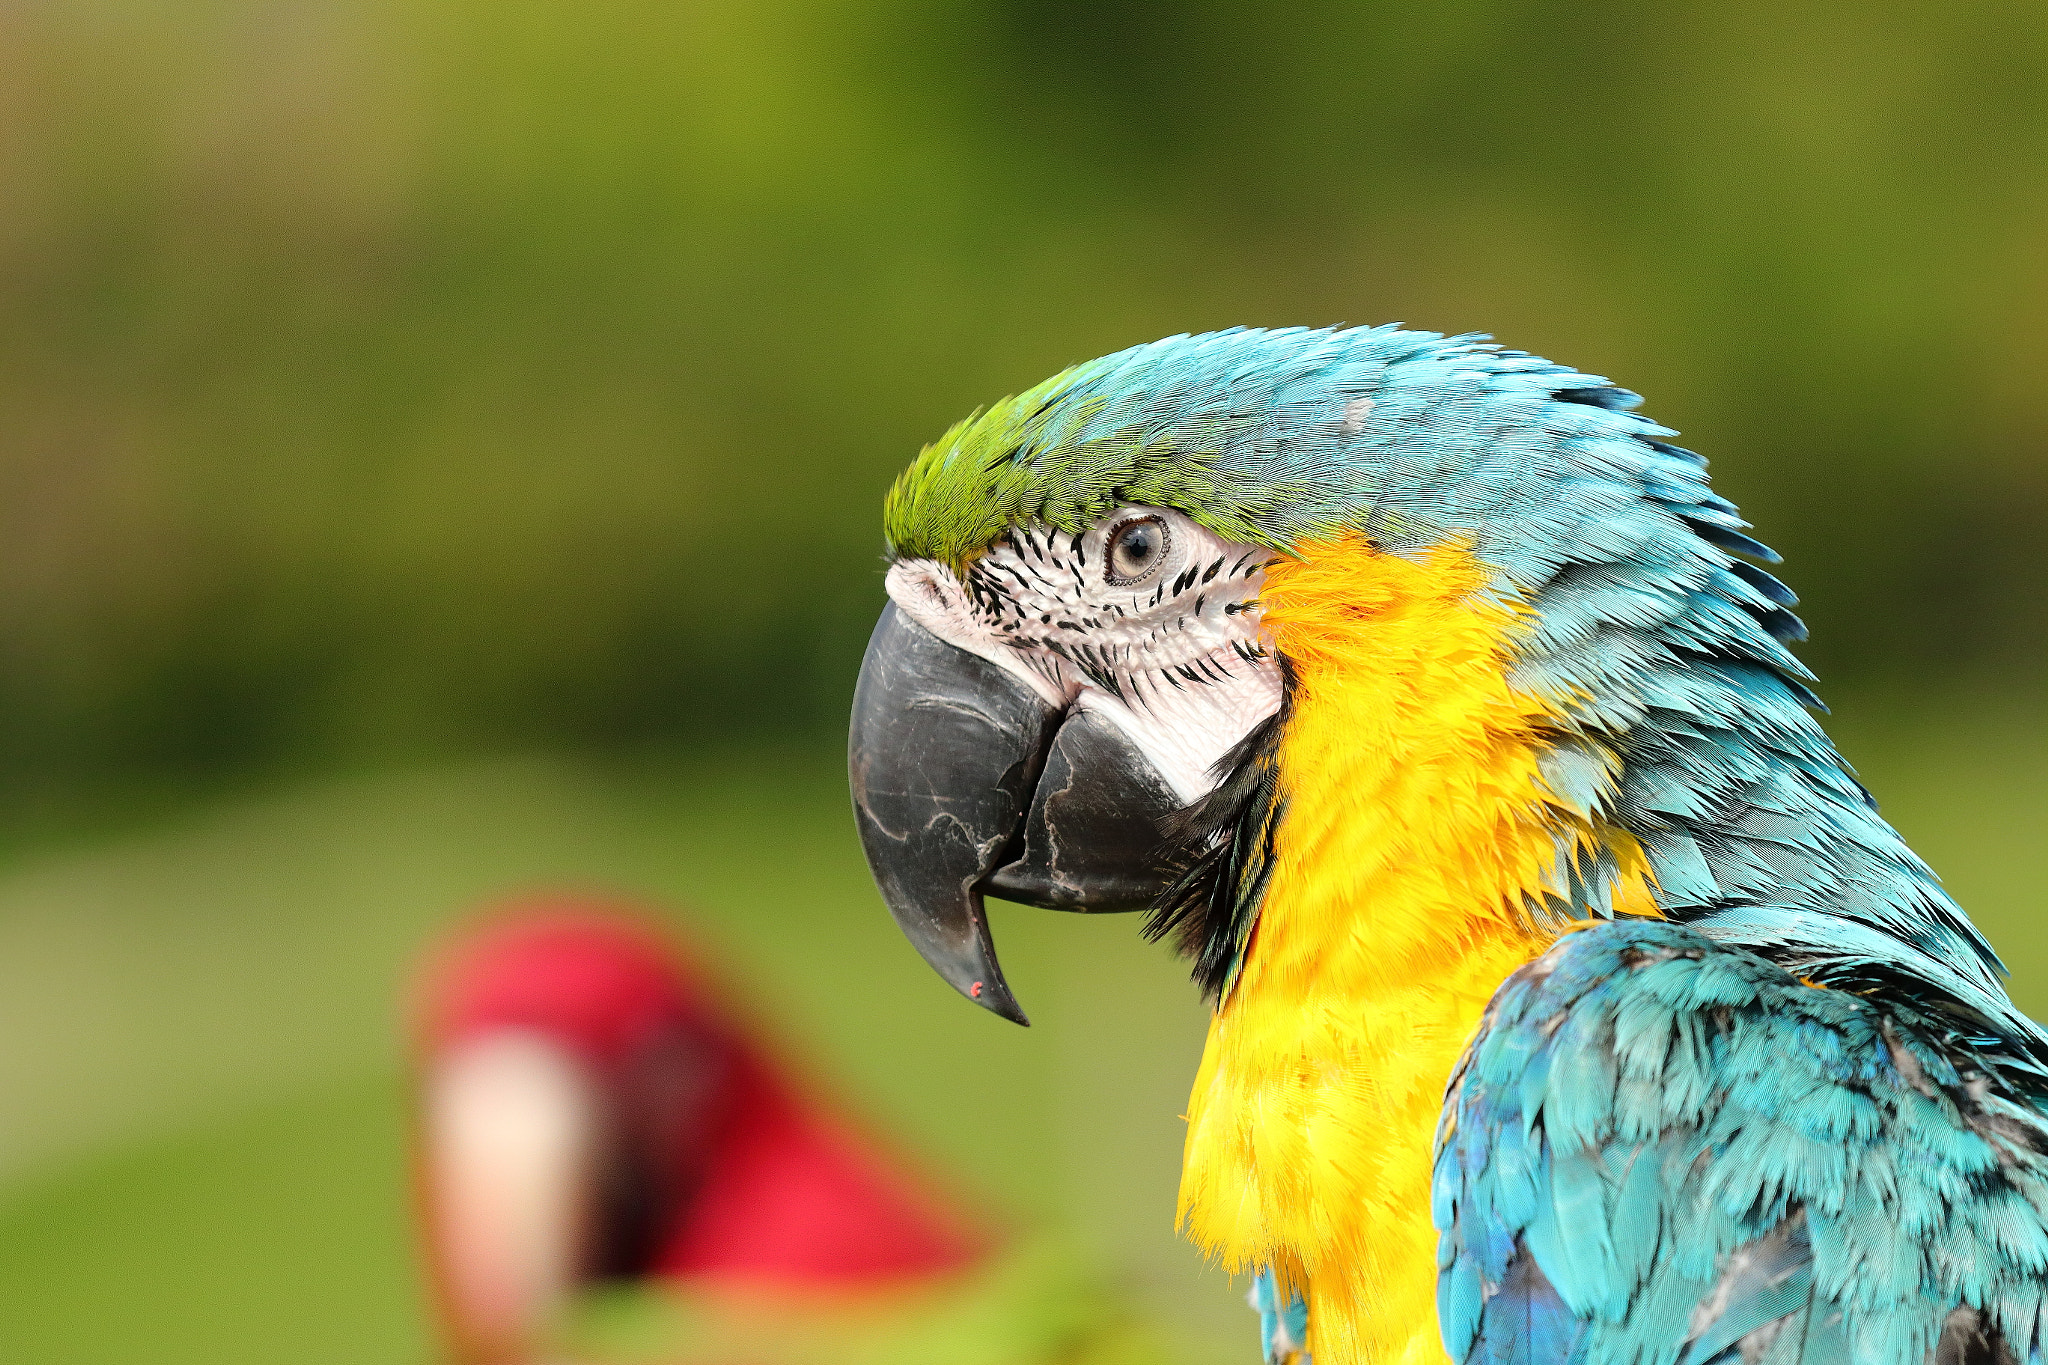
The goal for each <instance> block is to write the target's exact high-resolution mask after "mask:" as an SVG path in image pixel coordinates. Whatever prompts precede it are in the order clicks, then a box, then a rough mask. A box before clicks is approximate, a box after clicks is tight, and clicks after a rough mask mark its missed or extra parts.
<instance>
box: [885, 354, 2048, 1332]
mask: <svg viewBox="0 0 2048 1365" xmlns="http://www.w3.org/2000/svg"><path fill="white" fill-rule="evenodd" d="M1637 401H1638V400H1637V399H1636V397H1635V395H1633V394H1630V393H1628V392H1626V391H1624V390H1621V389H1619V388H1616V387H1615V386H1613V385H1612V384H1610V383H1608V382H1607V381H1605V380H1603V379H1598V378H1594V377H1591V376H1587V375H1582V374H1576V373H1573V372H1572V371H1570V370H1568V369H1565V368H1562V367H1560V366H1557V365H1554V364H1551V363H1550V362H1548V361H1544V360H1541V359H1538V358H1536V357H1534V356H1530V355H1526V354H1523V353H1521V352H1517V351H1512V350H1506V349H1502V348H1499V347H1496V346H1493V345H1490V344H1486V343H1484V342H1483V340H1480V339H1475V338H1444V337H1440V336H1437V335H1434V334H1428V333H1417V332H1408V331H1401V330H1397V329H1393V328H1371V329H1359V330H1344V331H1308V330H1298V329H1294V330H1284V331H1254V330H1235V331H1228V332H1221V333H1216V334H1213V335H1207V336H1197V337H1186V336H1182V337H1174V338H1171V339H1168V340H1165V341H1160V342H1157V343H1154V344H1151V345H1147V346H1140V347H1137V348H1135V349H1133V350H1129V351H1125V352H1123V353H1121V354H1118V355H1113V356H1110V357H1107V358H1105V359H1102V360H1097V361H1093V362H1090V363H1088V364H1084V365H1079V366H1076V367H1075V368H1073V369H1070V370H1068V371H1066V372H1065V373H1063V374H1060V375H1058V376H1056V377H1054V378H1053V379H1051V380H1048V381H1047V382H1045V383H1044V384H1041V385H1039V386H1038V387H1037V388H1035V389H1032V390H1030V391H1029V392H1027V393H1025V394H1023V395H1021V396H1019V397H1016V398H1012V399H1008V400H1005V401H1004V402H1001V403H999V404H997V405H996V406H994V407H993V408H990V409H988V410H987V411H985V412H983V413H980V414H978V415H976V416H975V417H973V418H970V419H969V420H968V421H966V422H963V423H961V424H960V425H958V426H956V427H955V428H953V430H951V431H950V432H948V433H947V434H946V435H945V436H944V437H943V438H942V439H941V440H939V441H938V442H937V443H936V444H934V445H932V446H931V447H929V448H928V449H926V450H925V451H924V453H923V454H922V455H920V456H919V457H918V459H917V460H916V461H915V462H914V463H913V464H912V465H911V467H910V468H909V470H908V471H907V472H906V473H905V474H904V475H903V476H902V478H901V479H900V480H899V481H898V483H897V484H896V486H895V488H894V490H893V491H892V492H891V494H890V495H889V499H888V503H887V507H886V512H885V523H886V530H887V536H888V542H889V547H890V556H891V567H890V569H889V574H888V581H887V582H888V592H889V596H890V598H891V604H890V605H889V606H888V607H887V608H886V609H885V611H884V613H883V616H882V620H881V622H880V624H879V625H878V626H877V627H876V630H875V634H874V638H873V640H872V642H871V644H870V645H869V650H868V656H867V660H866V662H865V664H864V666H863V669H862V674H861V680H860V685H859V690H858V693H857V696H856V699H855V704H854V722H853V735H852V745H851V776H852V783H853V792H854V800H855V806H856V810H857V814H858V819H859V823H860V827H861V833H862V837H863V840H864V842H865V845H866V848H867V852H868V857H869V861H870V865H871V866H872V868H873V869H874V872H875V875H876V878H877V881H878V884H879V885H880V888H881V891H882V894H883V897H884V899H885V900H886V901H887V902H888V904H889V906H890V908H891V910H892V911H893V912H894V914H895V916H896V918H897V920H898V922H899V923H900V924H901V925H902V927H903V929H904V930H905V931H906V933H907V934H908V935H909V937H910V938H911V939H912V941H913V942H914V943H915V944H916V946H917V947H918V948H919V949H920V950H921V951H922V952H923V954H924V955H925V957H926V958H927V959H928V960H929V961H930V962H931V963H932V965H933V966H935V967H936V968H937V969H938V970H939V971H940V973H942V974H943V975H944V976H945V977H946V979H947V980H949V981H950V982H952V983H953V984H954V985H955V986H956V987H958V988H959V989H960V990H961V991H962V992H963V993H965V994H966V995H968V996H970V997H972V998H973V999H974V1000H976V1001H977V1002H978V1003H980V1004H982V1005H983V1006H985V1007H987V1008H988V1009H990V1010H993V1011H994V1012H996V1013H998V1014H1001V1015H1004V1016H1005V1017H1008V1018H1011V1019H1014V1020H1016V1021H1017V1022H1019V1023H1023V1022H1024V1016H1023V1014H1022V1012H1021V1011H1020V1010H1019V1009H1018V1006H1017V1002H1016V1000H1015V998H1014V997H1013V995H1012V994H1011V992H1010V989H1009V987H1008V985H1007V984H1006V982H1005V981H1004V979H1003V975H1002V971H1001V969H1000V967H999V965H998V963H997V960H996V957H995V953H994V949H993V945H992V942H991V939H990V936H989V931H988V924H987V920H986V918H985V917H984V914H983V908H982V897H983V895H984V894H992V895H996V896H1000V897H1002V898H1004V899H1008V900H1015V901H1022V902H1025V903H1028V904H1033V905H1039V906H1044V907H1047V908H1053V909H1064V910H1082V911H1101V910H1128V909H1150V911H1151V916H1152V917H1151V920H1150V922H1149V926H1148V927H1149V930H1150V932H1152V933H1153V934H1155V935H1158V936H1164V937H1169V938H1171V939H1172V940H1174V941H1175V942H1176V943H1177V944H1178V945H1179V947H1180V948H1181V950H1182V951H1183V952H1184V953H1185V954H1186V955H1187V956H1188V957H1189V958H1190V959H1191V960H1192V962H1193V970H1194V975H1195V979H1196V980H1197V982H1198V983H1200V985H1201V986H1202V988H1203V989H1204V990H1205V991H1206V992H1207V994H1208V996H1209V998H1210V999H1211V1001H1212V1002H1213V1005H1214V1013H1213V1019H1212V1023H1211V1027H1210V1031H1209V1038H1208V1044H1207V1048H1206V1051H1205V1053H1204V1056H1203V1060H1202V1064H1201V1068H1200V1072H1199V1075H1198V1077H1197V1079H1196V1081H1195V1088H1194V1094H1193V1096H1192V1098H1191V1100H1190V1102H1189V1109H1188V1124H1189V1127H1188V1136H1187V1149H1186V1161H1185V1167H1184V1170H1183V1176H1182V1186H1181V1217H1182V1220H1183V1223H1184V1226H1185V1227H1186V1229H1187V1231H1188V1232H1189V1234H1190V1235H1191V1236H1192V1237H1193V1238H1194V1239H1195V1241H1196V1242H1198V1243H1199V1244H1200V1245H1201V1246H1203V1247H1204V1248H1206V1249H1207V1250H1208V1251H1209V1252H1210V1253H1212V1254H1213V1255H1215V1256H1217V1257H1218V1258H1220V1259H1221V1260H1222V1261H1223V1263H1224V1264H1226V1265H1228V1266H1229V1267H1231V1268H1233V1269H1243V1270H1250V1271H1255V1272H1258V1274H1259V1280H1258V1282H1257V1283H1258V1287H1257V1289H1256V1291H1255V1301H1256V1302H1257V1304H1258V1306H1259V1307H1260V1309H1261V1321H1262V1322H1263V1324H1264V1330H1265V1336H1266V1345H1267V1353H1268V1356H1269V1358H1270V1359H1274V1360H1280V1359H1285V1358H1289V1357H1293V1356H1296V1355H1300V1354H1302V1353H1304V1352H1305V1353H1308V1354H1310V1355H1312V1356H1313V1357H1314V1359H1315V1360H1316V1362H1317V1365H1354V1362H1375V1363H1377V1362H1390V1361H1402V1362H1422V1361H1441V1360H1443V1359H1444V1358H1445V1356H1446V1354H1448V1357H1449V1358H1450V1359H1451V1360H1453V1361H1456V1362H1458V1365H1538V1363H1539V1362H1541V1363H1542V1365H1553V1363H1555V1365H1566V1363H1567V1362H1569V1363H1571V1365H1578V1363H1579V1362H1585V1363H1586V1365H1738V1362H1739V1365H1791V1363H1792V1362H1807V1363H1808V1365H1822V1363H1825V1365H1922V1363H1923V1362H1934V1365H2023V1363H2026V1365H2031V1363H2032V1362H2035V1361H2038V1360H2039V1359H2040V1357H2041V1355H2042V1352H2043V1345H2044V1340H2043V1337H2044V1332H2043V1329H2044V1308H2048V1155H2044V1153H2048V1035H2044V1034H2043V1032H2042V1031H2041V1030H2040V1029H2039V1028H2037V1027H2036V1026H2035V1025H2034V1024H2033V1023H2031V1022H2030V1021H2029V1020H2027V1019H2026V1018H2025V1017H2023V1016H2022V1015H2021V1014H2019V1012H2018V1011H2017V1010H2015V1008H2014V1007H2013V1005H2012V1003H2011V1001H2010V1000H2009V999H2008V998H2007V996H2006V993H2005V991H2004V989H2003V986H2002V984H2001V979H2002V968H2001V967H2000V964H1999V962H1998V960H1997V958H1996V956H1995V955H1994V954H1993V953H1992V950H1991V948H1990V946H1989V945H1988V944H1987V943H1986V942H1985V940H1984V938H1983V937H1982V935H1980V934H1979V933H1978V932H1977V930H1976V929H1975V928H1974V927H1973V926H1972V925H1971V924H1970V921H1969V920H1968V919H1967V918H1966V917H1965V916H1964V914H1963V912H1962V911H1961V910H1960V909H1958V908H1957V907H1956V905H1955V904H1954V903H1953V902H1952V901H1951V900H1950V899H1949V898H1948V897H1947V896H1946V895H1945V894H1943V892H1942V890H1941V888H1940V886H1939V884H1938V883H1937V881H1936V879H1935V877H1934V875H1933V874H1932V873H1931V872H1930V871H1929V870H1928V869H1927V867H1926V865H1925V864H1923V863H1922V862H1921V861H1920V860H1919V859H1918V858H1916V857H1915V856H1914V855H1913V853H1912V852H1911V851H1910V850H1909V849H1908V848H1906V846H1905V845H1904V843H1902V842H1901V840H1900V839H1899V837H1898V835H1897V834H1896V833H1894V832H1893V830H1892V829H1891V827H1890V826H1888V825H1887V824H1886V823H1885V822H1884V821H1883V820H1882V819H1880V818H1879V816H1878V814H1877V810H1876V808H1875V806H1874V804H1873V803H1872V801H1871V799H1870V797H1869V795H1868V793H1866V792H1865V791H1864V790H1863V788H1862V787H1861V786H1860V785H1859V784H1858V783H1857V781H1856V780H1855V778H1854V777H1853V776H1852V775H1851V774H1850V772H1849V770H1848V768H1847V767H1846V765H1845V764H1844V763H1843V761H1842V760H1841V759H1840V758H1839V757H1838V756H1837V755H1836V753H1835V751H1834V748H1833V747H1832V746H1831V745H1830V744H1829V742H1828V740H1827V738H1826V736H1825V735H1824V734H1822V732H1821V730H1820V729H1819V727H1818V726H1817V725H1816V724H1815V723H1814V721H1813V720H1812V718H1811V716H1810V708H1812V707H1814V706H1815V705H1816V702H1815V699H1814V697H1813V695H1812V694H1811V693H1810V692H1809V691H1808V690H1807V686H1806V682H1807V680H1808V679H1809V677H1810V675H1809V674H1807V673H1806V671H1805V670H1804V669H1803V668H1802V667H1801V666H1800V664H1799V663H1798V662H1797V661H1796V660H1795V659H1794V658H1793V656H1792V655H1791V654H1790V653H1789V652H1788V650H1787V649H1786V642H1788V641H1791V640H1796V639H1797V638H1799V637H1800V634H1801V629H1800V625H1799V622H1798V621H1797V619H1796V618H1795V617H1794V616H1793V615H1792V614H1791V612H1790V610H1789V608H1790V607H1791V606H1792V604H1793V598H1792V595H1791V594H1790V592H1788V591H1787V590H1786V588H1785V587H1784V585H1782V584H1781V583H1780V582H1779V581H1778V580H1777V579H1776V578H1774V577H1772V576H1771V575H1770V574H1769V573H1767V572H1765V571H1764V570H1763V569H1761V568H1758V567H1756V564H1755V563H1754V561H1758V560H1762V561H1772V560H1774V558H1775V557H1774V556H1773V555H1772V554H1771V552H1770V551H1769V550H1767V549H1766V548H1765V547H1764V546H1763V545H1761V544H1759V543H1758V542H1756V541H1754V540H1752V539H1750V538H1749V537H1748V536H1747V535H1746V534H1744V528H1745V525H1746V523H1744V522H1743V521H1741V520H1740V519H1739V518H1738V517H1737V515H1736V510H1735V508H1734V506H1733V505H1732V504H1730V503H1728V502H1727V501H1725V500H1723V499H1722V498H1720V497H1717V496H1716V495H1715V494H1714V493H1713V492H1711V491H1710V490H1709V488H1708V484H1707V476H1706V473H1705V469H1704V464H1705V462H1704V461H1703V460H1701V459H1700V458H1699V457H1698V456H1696V455H1694V454H1692V453H1691V452H1689V451H1686V450H1683V449H1680V448H1679V447H1677V446H1675V445H1673V444H1671V443H1670V441H1669V438H1670V437H1671V435H1672V434H1673V433H1671V432H1670V431H1668V430H1666V429H1665V428H1662V427H1660V426H1658V425H1656V424H1655V423H1653V422H1651V421H1649V420H1647V419H1646V418H1643V417H1641V416H1638V415H1637V414H1636V413H1635V411H1634V409H1635V407H1636V405H1637Z"/></svg>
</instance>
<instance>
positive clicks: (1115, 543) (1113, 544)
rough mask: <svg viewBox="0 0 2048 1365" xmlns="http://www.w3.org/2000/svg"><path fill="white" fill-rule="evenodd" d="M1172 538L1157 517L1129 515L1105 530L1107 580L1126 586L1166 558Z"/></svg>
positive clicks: (1121, 586)
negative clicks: (1107, 534)
mask: <svg viewBox="0 0 2048 1365" xmlns="http://www.w3.org/2000/svg"><path fill="white" fill-rule="evenodd" d="M1171 544H1172V540H1171V538H1170V537H1169V535H1168V533H1167V530H1166V522H1165V521H1164V520H1163V519H1161V518H1159V517H1133V518H1132V519H1131V520H1129V521H1127V522H1125V523H1124V524H1123V525H1121V526H1118V527H1116V528H1115V529H1114V530H1112V531H1111V532H1110V533H1109V550H1108V552H1107V554H1106V556H1105V557H1106V559H1107V562H1108V574H1107V577H1108V579H1109V581H1110V583H1111V584H1113V585H1114V586H1116V587H1119V588H1128V587H1131V586H1132V585H1133V584H1136V583H1138V582H1140V581H1142V580H1143V579H1144V578H1146V577H1147V576H1148V575H1150V574H1151V573H1152V572H1153V571H1154V570H1156V569H1157V568H1158V567H1159V566H1160V565H1161V564H1163V563H1165V562H1166V552H1167V550H1168V548H1169V547H1170V546H1171Z"/></svg>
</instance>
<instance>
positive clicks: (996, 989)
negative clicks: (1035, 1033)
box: [960, 977, 1031, 1028]
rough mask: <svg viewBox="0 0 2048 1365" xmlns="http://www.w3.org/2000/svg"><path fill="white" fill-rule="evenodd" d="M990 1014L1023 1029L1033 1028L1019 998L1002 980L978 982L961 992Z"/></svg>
mask: <svg viewBox="0 0 2048 1365" xmlns="http://www.w3.org/2000/svg"><path fill="white" fill-rule="evenodd" d="M960 993H961V994H962V995H964V996H966V997H967V998H968V999H969V1000H972V1001H973V1002H974V1003H975V1004H977V1005H979V1006H981V1007H982V1008H983V1009H985V1010H987V1011H988V1012H989V1013H990V1014H994V1015H1000V1016H1001V1017H1002V1018H1005V1019H1007V1020H1009V1021H1010V1022H1011V1023H1013V1024H1016V1025H1018V1026H1020V1027H1022V1028H1030V1027H1031V1019H1030V1017H1029V1016H1028V1015H1026V1014H1025V1013H1024V1007H1023V1006H1022V1005H1019V1004H1018V1003H1017V997H1016V996H1014V995H1012V994H1010V988H1009V986H1008V985H1006V984H1005V983H1004V982H1003V980H1002V978H1000V977H998V978H996V979H995V980H994V981H976V982H972V983H970V984H969V985H968V986H967V987H966V988H965V989H964V990H962V991H961V992H960Z"/></svg>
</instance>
